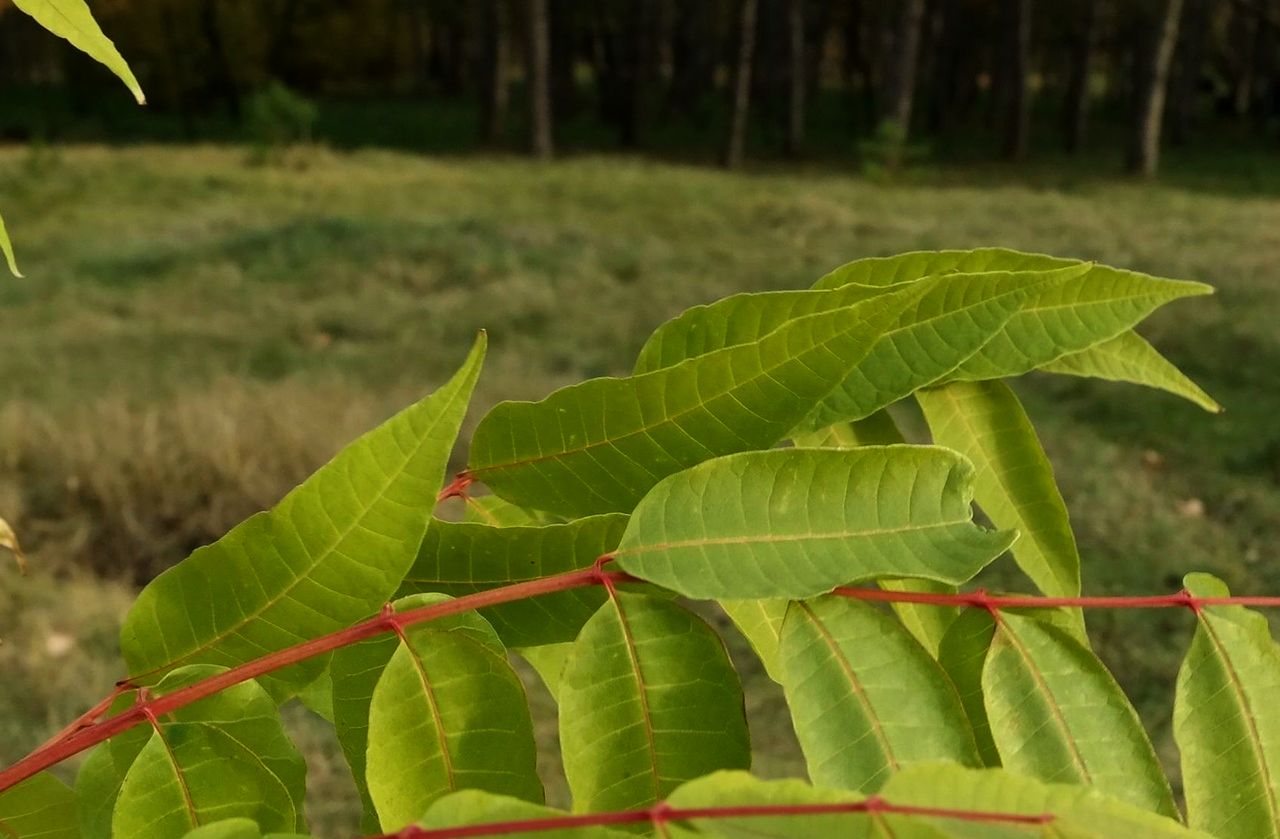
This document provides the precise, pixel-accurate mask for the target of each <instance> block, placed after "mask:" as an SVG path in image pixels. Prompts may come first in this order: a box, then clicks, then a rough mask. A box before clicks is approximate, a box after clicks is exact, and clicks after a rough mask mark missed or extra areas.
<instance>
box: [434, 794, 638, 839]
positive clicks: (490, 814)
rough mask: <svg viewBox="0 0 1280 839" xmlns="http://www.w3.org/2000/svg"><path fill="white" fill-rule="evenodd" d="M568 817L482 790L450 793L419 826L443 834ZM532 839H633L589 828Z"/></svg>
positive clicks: (541, 834) (545, 832)
mask: <svg viewBox="0 0 1280 839" xmlns="http://www.w3.org/2000/svg"><path fill="white" fill-rule="evenodd" d="M566 815H568V814H567V813H565V812H564V811H562V810H553V809H551V808H550V807H541V806H539V805H537V804H530V803H529V802H528V801H521V800H520V799H518V798H511V797H510V796H506V795H494V794H493V793H488V792H481V791H479V790H463V791H461V792H455V793H451V794H450V795H446V796H445V797H444V798H441V799H440V800H439V801H437V802H435V803H434V804H432V805H431V808H430V809H429V810H427V813H426V815H425V816H423V817H422V818H421V819H419V820H418V826H419V827H422V828H424V829H426V830H443V829H446V828H451V827H454V828H456V827H463V826H466V825H480V824H489V823H492V822H509V821H533V820H536V819H551V818H557V817H563V816H566ZM528 835H529V836H535V837H538V839H623V837H628V836H633V835H634V834H630V833H620V832H619V831H616V830H610V829H609V828H607V827H598V826H588V827H575V828H562V829H559V830H539V831H537V832H532V831H529V832H528Z"/></svg>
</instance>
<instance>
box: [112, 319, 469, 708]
mask: <svg viewBox="0 0 1280 839" xmlns="http://www.w3.org/2000/svg"><path fill="white" fill-rule="evenodd" d="M484 352H485V339H484V335H483V334H481V335H480V336H479V338H478V339H477V341H476V344H475V346H474V347H473V348H472V350H471V354H470V355H469V356H468V358H467V360H466V362H465V363H464V364H463V365H462V368H461V369H460V370H459V371H458V372H457V373H456V374H455V375H454V377H453V378H452V379H450V380H449V381H448V382H447V383H446V384H444V385H443V386H442V387H441V388H440V389H439V390H437V391H436V392H435V393H433V394H431V395H430V396H428V397H426V398H425V399H423V400H422V401H420V402H418V403H417V404H415V405H412V406H410V407H409V408H407V409H405V410H404V411H401V412H400V413H399V414H397V415H396V416H394V417H392V418H391V419H390V420H388V421H387V422H385V423H384V424H382V425H381V426H379V427H378V428H376V429H374V430H373V431H370V432H369V433H367V434H365V435H364V436H363V437H361V438H360V439H358V440H356V441H355V442H354V443H352V444H351V445H349V446H348V447H347V448H345V449H344V450H343V451H341V452H340V453H339V454H338V455H337V456H336V457H335V458H334V459H333V460H332V461H330V462H329V463H328V464H326V465H325V466H322V467H321V468H320V469H319V470H318V471H317V472H316V473H315V474H314V475H312V476H311V477H310V478H308V479H307V480H306V481H305V482H303V483H302V485H301V486H299V487H297V488H296V489H294V490H293V491H292V492H290V493H289V494H288V495H287V496H285V498H284V500H282V501H281V502H280V503H279V504H278V505H277V506H276V507H275V508H274V509H272V510H270V511H268V512H263V513H258V514H257V515H254V516H252V517H251V518H249V519H247V520H246V521H244V522H243V523H241V524H240V525H238V526H237V527H235V528H234V529H232V530H231V532H230V533H228V534H227V535H226V536H224V537H222V538H221V539H220V540H218V541H217V542H215V543H213V544H212V545H209V546H207V547H203V548H200V549H198V550H197V551H196V552H195V553H193V554H192V555H191V556H190V557H188V558H187V559H186V560H184V561H183V562H181V563H179V564H178V565H176V566H175V567H173V568H171V569H169V570H168V571H166V572H164V573H163V574H161V575H160V576H159V577H157V578H156V579H155V580H153V581H152V582H151V583H150V584H149V585H148V586H147V587H146V588H145V589H143V591H142V593H141V594H140V595H139V597H138V599H137V601H136V602H135V603H134V605H133V608H132V609H131V610H130V612H129V615H128V616H127V617H126V619H125V623H124V627H123V629H122V630H121V648H122V651H123V653H124V657H125V660H126V661H127V662H128V664H129V673H130V675H131V676H132V677H133V678H134V680H135V681H137V682H140V683H151V682H154V681H155V680H156V679H158V678H159V677H160V676H162V675H163V674H164V673H166V672H168V671H169V670H172V669H173V668H175V667H178V666H181V665H186V664H217V665H222V666H227V667H233V666H235V665H237V664H242V663H244V662H246V661H250V660H253V659H255V658H258V657H260V656H262V655H265V654H267V653H270V652H273V651H276V650H281V649H284V648H286V647H289V646H293V645H295V644H298V643H301V642H303V641H306V640H308V639H311V638H315V637H317V636H320V635H324V634H326V633H329V632H334V631H336V630H338V629H341V628H343V627H345V626H348V625H350V624H352V623H354V622H355V621H357V620H360V619H361V618H364V617H366V616H368V615H369V614H371V613H373V612H374V611H376V610H377V609H378V608H379V607H380V606H381V605H382V604H384V603H386V602H387V600H389V599H391V597H392V596H393V595H394V593H395V591H396V589H397V588H398V587H399V585H400V581H401V579H403V577H404V575H405V573H406V572H407V571H408V570H409V567H410V566H411V565H412V564H413V561H414V558H415V557H416V556H417V553H418V548H419V545H420V544H421V543H422V539H423V536H424V535H425V534H426V530H427V526H428V523H429V522H430V521H431V516H432V511H433V510H434V508H435V498H436V493H437V492H438V491H439V489H440V485H441V483H442V482H443V479H444V472H445V467H446V465H447V463H448V460H449V455H450V452H451V451H452V449H453V444H454V441H455V439H456V438H457V435H458V430H459V428H460V427H461V425H462V420H463V417H464V416H465V414H466V410H467V404H468V402H469V401H470V398H471V392H472V390H473V389H474V387H475V382H476V379H477V377H478V376H479V373H480V367H481V364H482V362H483V359H484ZM321 668H323V661H321V660H312V661H308V662H304V663H303V664H301V665H295V666H293V667H291V668H289V669H287V670H285V671H280V672H277V673H274V674H272V675H270V676H266V677H263V679H262V683H263V686H264V687H266V688H267V689H268V690H269V691H270V692H271V693H272V694H273V695H275V696H276V698H277V699H283V698H286V697H288V696H290V695H292V694H293V693H295V692H296V691H297V690H299V689H301V688H302V687H303V686H305V685H306V684H308V683H309V682H310V681H311V680H312V679H314V678H315V676H316V675H317V673H318V672H319V669H321Z"/></svg>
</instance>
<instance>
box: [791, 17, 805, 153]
mask: <svg viewBox="0 0 1280 839" xmlns="http://www.w3.org/2000/svg"><path fill="white" fill-rule="evenodd" d="M787 34H788V35H789V36H790V37H789V39H788V40H789V49H788V58H789V59H790V61H789V69H788V74H787V75H788V82H789V86H788V95H787V154H789V155H792V156H795V155H798V154H800V152H801V150H802V149H803V148H804V122H805V120H804V117H805V82H806V81H807V76H808V65H807V63H806V61H805V43H804V42H805V16H804V0H788V2H787Z"/></svg>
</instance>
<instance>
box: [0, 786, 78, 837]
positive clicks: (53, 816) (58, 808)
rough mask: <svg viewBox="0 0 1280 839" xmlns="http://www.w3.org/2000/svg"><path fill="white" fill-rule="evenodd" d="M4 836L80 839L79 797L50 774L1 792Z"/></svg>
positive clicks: (0, 818)
mask: <svg viewBox="0 0 1280 839" xmlns="http://www.w3.org/2000/svg"><path fill="white" fill-rule="evenodd" d="M0 836H4V837H5V839H79V837H80V827H79V825H78V824H77V823H76V799H75V794H74V793H73V792H72V791H71V789H70V787H68V786H67V785H66V784H64V783H62V781H59V780H58V779H57V778H55V777H54V776H52V775H50V774H49V773H48V772H41V773H40V774H39V775H33V776H32V777H30V778H28V779H27V780H25V781H23V782H22V783H20V784H18V785H17V786H15V787H12V788H11V789H7V790H5V791H4V792H0Z"/></svg>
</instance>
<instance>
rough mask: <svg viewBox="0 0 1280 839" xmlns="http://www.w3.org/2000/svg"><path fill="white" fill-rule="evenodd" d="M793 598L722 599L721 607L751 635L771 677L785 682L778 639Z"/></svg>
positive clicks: (762, 662)
mask: <svg viewBox="0 0 1280 839" xmlns="http://www.w3.org/2000/svg"><path fill="white" fill-rule="evenodd" d="M790 602H791V601H789V600H777V599H771V600H721V601H720V608H721V609H723V610H724V613H725V614H726V615H728V616H729V619H730V620H731V621H733V625H734V626H736V627H738V631H739V632H741V633H742V636H743V637H744V638H746V639H747V643H749V644H750V645H751V649H753V650H754V651H755V654H756V657H757V658H759V659H760V663H761V664H763V665H764V669H765V672H766V673H768V674H769V678H770V679H773V680H774V681H775V682H777V683H778V684H782V672H781V671H780V670H779V668H778V639H779V638H780V637H781V635H782V621H783V619H784V618H785V617H786V616H787V606H788V605H789V604H790Z"/></svg>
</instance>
